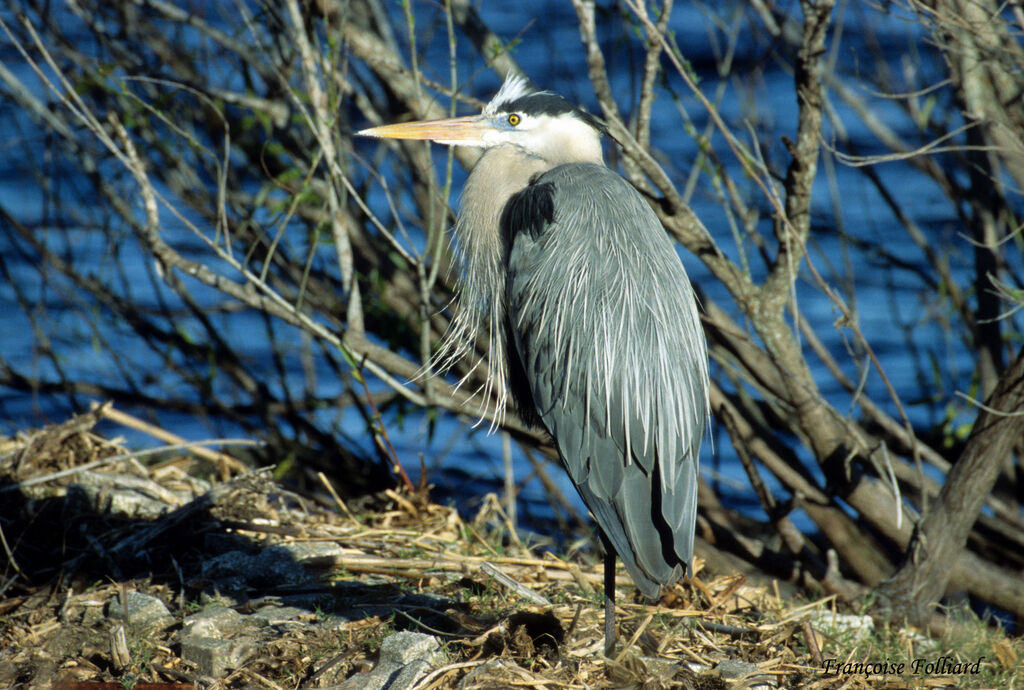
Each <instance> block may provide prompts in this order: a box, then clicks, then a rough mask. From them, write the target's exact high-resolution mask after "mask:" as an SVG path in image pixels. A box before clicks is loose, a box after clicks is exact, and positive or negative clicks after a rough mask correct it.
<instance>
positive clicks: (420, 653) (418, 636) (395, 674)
mask: <svg viewBox="0 0 1024 690" xmlns="http://www.w3.org/2000/svg"><path fill="white" fill-rule="evenodd" d="M443 661H444V656H443V654H442V652H441V646H440V644H439V643H438V641H437V639H436V638H434V637H431V636H430V635H424V634H423V633H414V632H399V633H395V634H394V635H390V636H388V637H387V638H386V639H385V640H384V641H383V642H382V643H381V645H380V659H379V660H378V661H377V663H376V665H375V666H374V667H373V668H372V669H371V670H369V671H367V672H366V673H357V674H356V675H354V676H352V677H351V678H349V679H348V680H346V681H345V682H344V683H342V684H341V685H339V686H337V687H338V688H339V690H405V689H406V688H411V687H413V686H414V685H415V684H416V683H417V682H419V680H420V679H421V678H423V676H425V675H426V674H427V673H428V672H429V671H430V669H431V668H432V667H434V666H436V665H438V664H440V663H443Z"/></svg>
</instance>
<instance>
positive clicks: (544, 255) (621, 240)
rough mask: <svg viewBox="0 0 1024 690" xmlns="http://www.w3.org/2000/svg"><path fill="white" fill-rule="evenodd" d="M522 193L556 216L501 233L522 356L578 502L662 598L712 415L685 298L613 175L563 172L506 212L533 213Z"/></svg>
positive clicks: (662, 241) (680, 546)
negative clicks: (546, 204) (541, 197)
mask: <svg viewBox="0 0 1024 690" xmlns="http://www.w3.org/2000/svg"><path fill="white" fill-rule="evenodd" d="M530 194H546V195H549V196H550V197H551V198H550V201H551V202H552V203H551V208H553V214H550V219H548V218H545V219H544V220H545V222H543V223H541V224H540V225H541V226H542V227H540V228H539V229H538V227H537V223H536V222H532V223H528V225H530V227H531V231H530V232H517V228H516V227H508V228H506V232H507V233H508V234H509V240H510V250H509V278H508V283H507V286H506V293H507V298H508V315H509V319H510V327H511V329H512V331H513V334H514V338H515V343H516V349H517V351H518V355H519V357H520V359H521V361H522V364H523V368H524V370H525V372H526V376H527V379H528V383H529V387H530V390H531V393H532V395H533V402H534V403H535V405H536V407H537V411H538V413H539V415H540V418H541V419H542V420H543V421H544V424H545V426H547V428H548V430H549V431H550V432H551V434H552V436H554V438H555V439H556V441H557V443H558V448H559V451H560V453H561V456H562V459H563V462H564V464H565V467H566V470H567V471H568V473H569V475H570V477H571V478H572V480H573V482H574V483H575V484H576V486H577V487H578V489H579V491H580V494H581V496H582V497H583V500H584V502H585V503H586V504H587V506H588V507H589V508H590V510H591V511H592V512H593V513H594V517H595V519H596V520H597V522H598V524H599V525H600V526H601V528H602V530H604V532H605V534H606V535H607V536H608V538H609V540H610V541H611V542H612V545H613V547H614V548H615V550H616V552H617V553H618V554H619V556H620V557H621V558H622V559H623V561H624V562H625V563H626V566H627V568H628V570H629V572H630V574H631V576H632V577H633V580H634V581H635V582H636V584H637V586H638V587H640V589H641V590H642V591H643V592H644V593H645V594H646V595H647V596H650V597H656V596H657V595H658V593H659V591H660V588H661V586H662V585H664V584H669V583H671V582H674V581H675V580H677V579H678V578H679V577H680V575H681V574H682V568H681V566H686V567H687V568H689V567H690V562H691V559H692V553H693V524H694V520H695V515H696V508H697V500H696V497H697V454H698V451H699V448H700V441H701V436H702V435H703V433H704V425H705V422H706V418H707V409H708V403H707V388H708V384H707V354H706V347H705V344H704V336H703V331H702V329H701V327H700V323H699V320H698V315H697V310H696V303H695V299H694V295H693V291H692V288H691V287H690V283H689V280H688V279H687V277H686V273H685V271H684V270H683V266H682V264H681V262H680V261H679V257H678V256H677V255H676V253H675V249H674V248H673V246H672V244H671V242H670V241H669V240H668V238H667V237H666V236H665V233H664V230H663V229H662V227H661V225H660V223H659V222H658V219H657V217H656V216H655V215H654V213H653V212H652V211H651V209H650V208H649V207H648V206H647V205H646V203H644V201H643V199H642V198H641V197H640V195H639V194H638V193H637V192H636V190H634V189H633V188H632V187H631V186H630V185H629V184H628V183H626V182H625V181H624V180H623V179H622V178H620V177H619V176H618V175H616V174H615V173H614V172H612V171H610V170H608V169H607V168H605V167H603V166H599V165H593V164H583V163H580V164H570V165H563V166H560V167H557V168H555V169H553V170H551V171H549V172H547V173H545V174H544V175H542V176H541V177H540V178H539V179H538V180H537V181H536V184H535V185H533V186H531V187H528V188H527V189H526V190H524V191H523V192H520V193H519V194H518V195H516V196H515V197H513V199H512V200H511V201H510V202H509V204H510V207H511V206H513V205H516V204H522V206H521V207H520V208H519V210H520V211H522V210H523V209H527V210H528V209H529V208H531V207H536V206H538V204H537V203H536V201H537V200H536V199H532V200H531V199H530V198H529V195H530ZM510 210H513V209H512V208H510ZM521 216H522V213H519V214H516V213H510V214H509V216H508V217H509V218H513V219H515V218H521ZM534 221H536V219H534ZM510 356H514V355H510Z"/></svg>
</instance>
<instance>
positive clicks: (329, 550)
mask: <svg viewBox="0 0 1024 690" xmlns="http://www.w3.org/2000/svg"><path fill="white" fill-rule="evenodd" d="M274 549H279V550H281V551H283V552H284V553H287V554H288V555H289V556H290V557H291V558H292V559H293V560H296V561H308V560H310V559H313V558H337V557H340V556H344V555H345V549H343V548H341V546H340V545H338V544H337V543H335V542H332V541H298V542H294V543H291V544H279V545H277V546H272V547H270V549H268V551H269V550H274Z"/></svg>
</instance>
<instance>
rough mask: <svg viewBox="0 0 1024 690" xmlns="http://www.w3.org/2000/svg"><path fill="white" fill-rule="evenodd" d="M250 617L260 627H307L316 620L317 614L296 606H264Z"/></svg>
mask: <svg viewBox="0 0 1024 690" xmlns="http://www.w3.org/2000/svg"><path fill="white" fill-rule="evenodd" d="M248 617H249V618H250V619H251V620H252V621H254V622H256V623H258V624H259V625H287V624H296V625H305V624H307V623H309V621H311V620H313V619H314V618H316V614H314V613H310V612H309V610H308V609H300V608H296V607H294V606H263V607H261V608H258V609H256V610H255V611H253V612H252V613H251V614H250V615H249V616H248Z"/></svg>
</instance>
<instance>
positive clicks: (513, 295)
mask: <svg viewBox="0 0 1024 690" xmlns="http://www.w3.org/2000/svg"><path fill="white" fill-rule="evenodd" d="M604 133H605V127H604V126H603V125H602V124H601V122H600V121H598V120H597V119H596V118H594V117H592V116H591V115H588V114H587V113H585V112H583V111H582V110H580V109H579V108H576V107H574V106H573V105H572V104H570V103H569V102H568V101H567V100H565V99H564V98H562V97H561V96H558V95H556V94H554V93H551V92H549V91H541V92H535V91H533V90H532V89H530V88H528V86H527V83H526V80H525V79H523V78H521V77H514V76H513V77H510V78H508V79H506V81H505V83H504V84H503V85H502V87H501V90H499V91H498V93H497V95H495V96H494V98H493V99H492V100H491V101H490V103H488V104H487V106H486V107H485V108H484V109H483V112H482V113H481V114H480V115H476V116H468V117H456V118H452V119H448V120H433V121H421V122H407V123H402V124H394V125H387V126H383V127H374V128H372V129H365V130H363V131H361V132H359V134H362V135H367V136H373V137H382V138H390V139H429V140H431V141H435V142H437V143H440V144H448V145H451V146H475V147H481V148H483V149H484V151H483V154H482V155H481V157H480V159H479V160H478V161H477V163H476V165H475V166H474V167H473V170H472V172H471V173H470V175H469V178H468V179H467V180H466V185H465V188H464V190H463V192H462V198H461V202H460V206H459V213H458V220H457V222H456V225H455V235H456V240H457V245H458V247H459V249H460V256H461V264H462V265H461V276H460V277H461V290H460V305H459V306H460V310H459V315H458V317H457V319H456V323H455V335H454V336H453V337H454V339H455V341H456V345H455V347H454V349H455V350H458V349H459V345H458V342H459V341H462V342H465V340H466V338H467V337H474V336H475V335H476V333H477V332H481V333H482V332H483V331H484V330H485V329H486V332H487V334H488V335H489V337H490V350H491V352H490V360H489V369H488V381H490V382H492V383H495V384H496V387H497V389H498V390H499V391H505V390H510V391H511V393H512V397H513V399H514V401H515V403H516V406H517V409H518V412H519V415H520V417H521V418H523V419H524V420H525V421H527V422H531V423H534V424H540V425H543V427H544V428H545V429H546V430H547V431H548V432H549V433H550V434H551V436H552V437H553V439H554V441H555V444H556V445H557V447H558V452H559V455H560V456H561V460H562V463H563V465H564V466H565V469H566V471H567V472H568V473H569V476H570V477H571V478H572V481H573V484H575V485H576V488H577V490H578V491H579V493H580V495H581V497H582V498H583V502H584V503H585V504H586V505H587V507H588V508H589V509H590V511H591V512H592V513H593V515H594V518H595V519H596V520H597V524H598V525H599V526H600V529H601V532H602V536H603V538H604V543H605V647H606V652H611V650H612V648H613V646H614V641H615V608H614V607H615V554H616V553H617V554H618V555H619V557H620V558H622V561H623V562H624V563H625V565H626V569H627V570H628V571H629V574H630V576H631V577H632V578H633V581H634V582H635V583H636V585H637V587H639V588H640V590H641V591H642V592H643V593H644V594H645V595H646V596H647V597H649V598H651V599H657V598H658V597H659V596H660V595H661V589H662V587H663V586H665V585H669V584H672V583H674V582H676V581H678V580H679V578H680V577H681V576H682V574H683V572H684V568H685V569H686V571H687V572H689V571H690V570H691V569H692V559H693V535H694V522H695V520H696V512H697V456H698V453H699V451H700V444H701V438H702V436H703V434H704V427H705V423H706V420H707V415H708V359H707V350H706V345H705V341H704V336H703V331H702V329H701V326H700V321H699V318H698V315H697V305H696V300H695V298H694V294H693V289H692V287H691V286H690V281H689V280H688V279H687V277H686V272H685V271H684V269H683V266H682V263H681V262H680V260H679V257H678V256H677V255H676V252H675V249H674V247H673V244H672V242H670V241H669V239H668V237H666V235H665V231H664V229H663V228H662V226H661V224H660V223H659V222H658V218H657V216H656V215H655V214H654V212H653V211H652V210H651V208H650V207H649V206H648V205H647V203H646V202H645V201H644V199H643V197H641V196H640V194H639V193H638V192H637V191H636V190H635V189H634V188H633V187H632V186H631V185H630V184H629V183H628V182H626V181H625V180H624V179H622V178H621V177H620V176H619V175H617V174H616V173H615V172H613V171H612V170H609V169H608V168H607V167H606V166H605V164H604V157H603V155H602V151H601V136H602V135H603V134H604ZM503 404H504V400H502V402H501V405H503ZM609 547H610V548H609Z"/></svg>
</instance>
